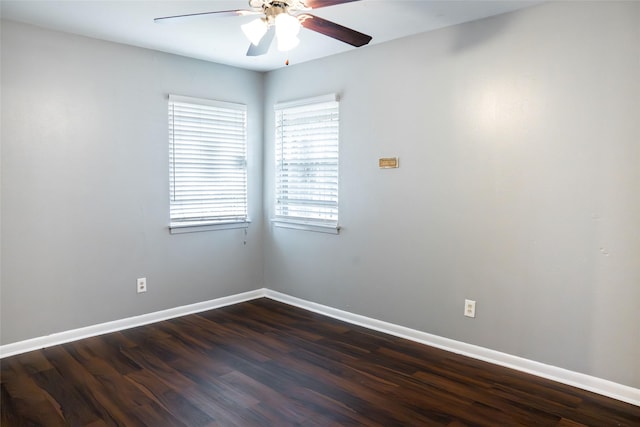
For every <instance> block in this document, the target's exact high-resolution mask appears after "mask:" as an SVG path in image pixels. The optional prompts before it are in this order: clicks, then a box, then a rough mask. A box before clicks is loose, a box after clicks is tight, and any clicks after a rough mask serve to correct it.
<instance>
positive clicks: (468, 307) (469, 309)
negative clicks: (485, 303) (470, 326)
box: [464, 299, 476, 317]
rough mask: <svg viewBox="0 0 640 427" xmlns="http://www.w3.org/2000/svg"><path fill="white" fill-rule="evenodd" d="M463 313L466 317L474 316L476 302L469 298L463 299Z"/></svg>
mask: <svg viewBox="0 0 640 427" xmlns="http://www.w3.org/2000/svg"><path fill="white" fill-rule="evenodd" d="M464 315H465V316H467V317H476V302H475V301H472V300H470V299H466V300H464Z"/></svg>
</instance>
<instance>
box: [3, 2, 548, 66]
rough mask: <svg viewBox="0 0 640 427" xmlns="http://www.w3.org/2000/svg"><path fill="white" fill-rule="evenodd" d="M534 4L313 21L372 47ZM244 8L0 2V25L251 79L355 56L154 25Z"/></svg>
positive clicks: (311, 39) (345, 14)
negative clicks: (89, 40) (343, 29)
mask: <svg viewBox="0 0 640 427" xmlns="http://www.w3.org/2000/svg"><path fill="white" fill-rule="evenodd" d="M537 3H540V1H539V0H537V1H526V0H515V1H509V0H498V1H489V0H448V1H419V0H413V1H403V0H361V1H355V2H352V3H345V4H341V5H336V6H329V7H325V8H321V9H316V10H314V11H313V12H312V13H313V14H315V15H318V16H320V17H322V18H325V19H328V20H331V21H334V22H336V23H339V24H341V25H344V26H347V27H350V28H353V29H355V30H358V31H360V32H362V33H365V34H369V35H371V36H372V37H373V40H372V41H371V43H370V45H371V44H377V43H383V42H386V41H389V40H393V39H397V38H401V37H405V36H409V35H412V34H417V33H422V32H425V31H431V30H435V29H438V28H442V27H446V26H450V25H455V24H459V23H462V22H468V21H473V20H476V19H481V18H485V17H488V16H492V15H498V14H501V13H506V12H510V11H513V10H516V9H521V8H524V7H528V6H531V5H533V4H537ZM248 6H249V5H248V0H180V1H174V0H161V1H158V0H156V1H150V0H79V1H78V0H0V7H1V9H0V14H1V16H2V18H3V19H8V20H14V21H20V22H25V23H29V24H33V25H37V26H40V27H45V28H51V29H54V30H59V31H65V32H69V33H74V34H80V35H84V36H89V37H94V38H98V39H104V40H109V41H113V42H118V43H124V44H129V45H134V46H139V47H144V48H149V49H155V50H159V51H164V52H169V53H174V54H178V55H183V56H188V57H192V58H198V59H204V60H207V61H212V62H218V63H221V64H227V65H232V66H236V67H241V68H246V69H250V70H258V71H268V70H274V69H277V68H280V67H283V66H285V61H286V60H287V59H289V60H290V62H291V63H292V64H295V63H301V62H305V61H310V60H313V59H317V58H321V57H325V56H329V55H333V54H337V53H341V52H345V51H349V50H352V49H356V48H354V47H352V46H350V45H347V44H345V43H342V42H340V41H337V40H334V39H332V38H329V37H327V36H324V35H322V34H318V33H315V32H313V31H310V30H307V29H304V28H303V29H302V31H301V32H300V36H299V38H300V45H299V46H298V47H297V48H295V49H294V50H292V51H290V52H288V53H285V52H279V51H278V50H277V48H276V46H275V43H274V44H273V45H272V46H271V50H270V51H269V52H268V53H267V54H266V55H263V56H259V57H247V56H245V54H246V51H247V48H248V46H249V42H248V41H247V39H246V38H245V36H244V34H243V33H242V31H241V29H240V25H241V24H244V23H246V22H249V21H250V20H252V19H255V17H253V16H233V17H214V16H204V17H194V18H189V19H182V20H176V21H174V22H173V23H171V24H169V23H165V24H156V23H154V22H153V19H154V18H157V17H163V16H172V15H182V14H189V13H198V12H208V11H219V10H232V9H247V8H248ZM359 49H366V47H362V48H359Z"/></svg>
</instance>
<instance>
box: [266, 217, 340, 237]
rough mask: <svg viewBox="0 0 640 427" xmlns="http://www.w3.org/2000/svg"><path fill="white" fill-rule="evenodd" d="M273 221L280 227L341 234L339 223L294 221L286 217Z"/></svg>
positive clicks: (272, 221)
mask: <svg viewBox="0 0 640 427" xmlns="http://www.w3.org/2000/svg"><path fill="white" fill-rule="evenodd" d="M271 223H272V224H273V225H274V226H275V227H280V228H290V229H294V230H305V231H315V232H317V233H328V234H340V226H339V225H330V224H322V223H317V222H304V221H292V220H286V219H272V220H271Z"/></svg>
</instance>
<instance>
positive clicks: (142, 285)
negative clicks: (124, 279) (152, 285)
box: [137, 277, 147, 294]
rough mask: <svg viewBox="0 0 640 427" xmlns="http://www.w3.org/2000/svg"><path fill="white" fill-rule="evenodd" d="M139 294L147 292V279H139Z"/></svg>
mask: <svg viewBox="0 0 640 427" xmlns="http://www.w3.org/2000/svg"><path fill="white" fill-rule="evenodd" d="M137 289H138V293H139V294H140V293H142V292H147V278H146V277H141V278H139V279H138V285H137Z"/></svg>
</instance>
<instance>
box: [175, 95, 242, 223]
mask: <svg viewBox="0 0 640 427" xmlns="http://www.w3.org/2000/svg"><path fill="white" fill-rule="evenodd" d="M246 115H247V109H246V106H245V105H242V104H233V103H228V102H220V101H211V100H205V99H197V98H188V97H183V96H176V95H169V174H170V176H169V192H170V217H171V226H172V227H180V226H188V225H203V224H216V223H231V222H244V221H247V135H246V133H247V132H246Z"/></svg>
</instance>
